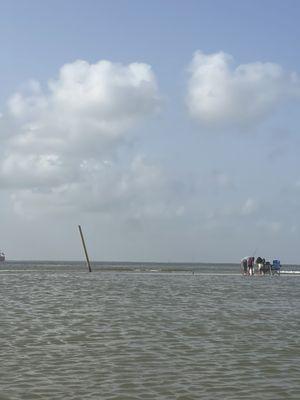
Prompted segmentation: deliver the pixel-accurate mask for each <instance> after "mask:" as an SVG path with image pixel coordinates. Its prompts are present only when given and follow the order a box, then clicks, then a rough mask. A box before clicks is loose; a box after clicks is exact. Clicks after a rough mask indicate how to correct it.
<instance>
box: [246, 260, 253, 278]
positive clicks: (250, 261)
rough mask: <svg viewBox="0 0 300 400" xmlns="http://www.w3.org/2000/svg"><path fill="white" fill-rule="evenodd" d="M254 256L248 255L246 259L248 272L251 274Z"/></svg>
mask: <svg viewBox="0 0 300 400" xmlns="http://www.w3.org/2000/svg"><path fill="white" fill-rule="evenodd" d="M254 260H255V259H254V257H249V258H248V260H247V267H248V274H249V275H250V276H252V275H253V274H254V271H253V267H254Z"/></svg>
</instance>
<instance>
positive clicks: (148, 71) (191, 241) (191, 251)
mask: <svg viewBox="0 0 300 400" xmlns="http://www.w3.org/2000/svg"><path fill="white" fill-rule="evenodd" d="M299 18H300V3H299V2H298V1H296V0H293V1H292V0H287V1H285V2H283V1H276V0H272V1H269V0H264V1H256V0H254V1H243V2H241V1H232V0H227V1H221V0H219V1H217V0H210V1H204V0H203V1H193V0H187V1H185V2H183V1H169V0H166V1H156V0H152V1H151V2H146V1H136V0H131V1H127V0H119V1H116V0H110V1H96V0H86V1H78V0H75V1H74V0H72V1H69V0H64V1H56V0H52V1H43V2H41V1H36V0H30V1H29V0H23V1H16V0H12V1H6V0H1V1H0V48H1V58H0V89H1V90H0V219H1V229H0V250H3V251H5V253H6V255H7V258H8V259H12V260H80V259H82V258H83V251H82V247H81V243H80V237H79V232H78V225H79V224H80V225H81V226H82V229H83V232H84V235H85V239H86V242H87V247H88V251H89V255H90V258H91V259H92V260H98V261H141V262H147V261H150V262H152V261H157V262H239V260H240V259H241V258H242V257H244V256H249V255H256V256H258V255H260V256H262V257H265V258H267V259H270V260H272V259H275V258H279V259H281V261H282V262H283V263H300V255H299V252H298V249H299V244H298V242H299V234H300V168H299V167H300V160H299V147H300V146H299V145H300V131H299V129H300V118H299V115H300V113H299V110H300V51H299V37H300V26H299Z"/></svg>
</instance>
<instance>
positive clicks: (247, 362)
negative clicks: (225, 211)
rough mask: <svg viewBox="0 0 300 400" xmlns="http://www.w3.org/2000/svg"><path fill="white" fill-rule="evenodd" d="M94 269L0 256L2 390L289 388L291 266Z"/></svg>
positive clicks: (297, 309)
mask: <svg viewBox="0 0 300 400" xmlns="http://www.w3.org/2000/svg"><path fill="white" fill-rule="evenodd" d="M93 269H94V271H93V272H92V273H88V272H87V271H86V267H85V266H84V265H83V264H80V263H54V262H52V263H45V262H40V263H37V262H35V263H31V262H26V263H21V262H18V263H17V262H14V263H9V262H8V263H5V264H2V265H1V268H0V301H1V303H0V304H1V306H0V324H1V325H0V343H1V346H0V360H1V363H0V399H1V400H5V399H9V400H14V399H22V400H24V399H28V400H29V399H30V400H35V399H43V400H48V399H49V400H55V399H66V400H67V399H78V400H79V399H95V400H96V399H97V400H98V399H104V400H106V399H108V400H126V399H127V400H135V399H141V400H144V399H161V400H164V399H170V400H173V399H177V400H193V399H195V400H196V399H212V400H213V399H214V400H215V399H222V400H225V399H237V400H241V399H264V400H268V399H270V400H276V399H278V400H279V399H284V400H285V399H295V400H298V399H300V378H299V377H300V339H299V338H300V334H299V333H300V290H299V289H300V275H298V274H282V275H281V276H280V277H269V276H265V277H258V276H257V277H242V276H241V275H240V269H239V266H237V265H230V264H227V265H220V264H219V265H205V264H199V265H197V264H139V263H135V264H132V263H111V264H105V263H99V264H95V265H93ZM283 269H285V270H287V271H294V272H295V271H296V272H297V271H298V272H299V271H300V268H299V267H297V266H293V267H292V266H285V267H284V268H283Z"/></svg>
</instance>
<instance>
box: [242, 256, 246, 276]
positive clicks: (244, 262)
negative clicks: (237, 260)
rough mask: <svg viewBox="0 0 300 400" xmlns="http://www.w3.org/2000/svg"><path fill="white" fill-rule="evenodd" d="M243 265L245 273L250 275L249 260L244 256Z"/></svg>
mask: <svg viewBox="0 0 300 400" xmlns="http://www.w3.org/2000/svg"><path fill="white" fill-rule="evenodd" d="M241 267H242V271H243V275H248V262H247V258H246V257H244V258H243V259H242V260H241Z"/></svg>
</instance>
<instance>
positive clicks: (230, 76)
mask: <svg viewBox="0 0 300 400" xmlns="http://www.w3.org/2000/svg"><path fill="white" fill-rule="evenodd" d="M233 61H234V60H233V58H232V57H231V56H230V55H228V54H226V53H223V52H219V53H214V54H204V53H202V52H201V51H197V52H196V53H195V54H194V57H193V60H192V62H191V64H190V66H189V74H190V78H189V83H188V94H187V106H188V109H189V113H190V115H191V116H192V117H193V118H195V119H196V120H197V121H198V122H199V123H200V124H202V125H204V126H207V127H213V128H224V127H234V126H238V127H245V126H249V125H253V124H256V123H258V122H260V121H261V120H262V119H264V118H265V117H266V116H267V115H268V114H269V113H270V112H271V111H272V110H274V108H275V107H276V106H278V105H279V104H280V103H282V102H284V101H286V100H288V99H291V98H294V97H295V96H296V97H298V98H299V96H300V81H299V77H298V76H297V75H296V74H295V73H287V72H285V71H284V70H283V68H282V67H281V66H280V65H278V64H274V63H262V62H253V63H249V64H241V65H239V66H237V67H234V65H233Z"/></svg>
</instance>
